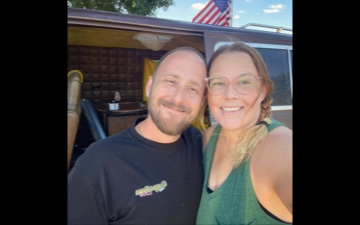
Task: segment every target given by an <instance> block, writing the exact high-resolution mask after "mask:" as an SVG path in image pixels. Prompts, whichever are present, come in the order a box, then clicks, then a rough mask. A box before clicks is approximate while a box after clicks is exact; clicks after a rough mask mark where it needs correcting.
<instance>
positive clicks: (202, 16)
mask: <svg viewBox="0 0 360 225" xmlns="http://www.w3.org/2000/svg"><path fill="white" fill-rule="evenodd" d="M230 4H231V1H230V0H210V1H209V2H208V3H207V4H206V6H205V7H204V8H203V9H202V10H201V11H200V12H199V13H198V14H197V15H196V16H195V17H194V18H193V19H192V22H196V23H205V24H213V25H220V26H230V19H231V18H230Z"/></svg>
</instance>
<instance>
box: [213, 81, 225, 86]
mask: <svg viewBox="0 0 360 225" xmlns="http://www.w3.org/2000/svg"><path fill="white" fill-rule="evenodd" d="M223 85H224V83H223V82H214V83H212V84H211V86H223Z"/></svg>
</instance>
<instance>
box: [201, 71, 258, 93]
mask: <svg viewBox="0 0 360 225" xmlns="http://www.w3.org/2000/svg"><path fill="white" fill-rule="evenodd" d="M259 79H260V78H259V77H257V76H254V75H252V74H244V75H240V76H239V77H237V78H236V79H234V80H233V81H232V82H230V81H229V79H228V78H226V77H211V78H208V79H207V87H208V89H209V91H210V92H212V93H213V94H216V95H220V94H223V93H224V92H225V91H226V90H227V88H228V87H229V85H230V84H232V87H233V88H234V89H235V90H236V91H237V92H238V93H239V94H250V93H252V92H254V91H255V90H256V82H257V80H259Z"/></svg>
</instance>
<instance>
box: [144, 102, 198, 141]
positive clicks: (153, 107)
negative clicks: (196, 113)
mask: <svg viewBox="0 0 360 225" xmlns="http://www.w3.org/2000/svg"><path fill="white" fill-rule="evenodd" d="M158 103H159V104H161V105H165V106H169V107H175V108H176V109H178V110H180V111H184V112H186V113H190V112H191V109H189V108H188V107H186V106H184V105H175V103H173V102H169V101H166V100H164V99H159V100H158ZM148 111H149V114H150V116H151V118H152V120H153V121H154V123H155V125H156V127H157V128H158V129H159V130H160V131H161V132H163V133H164V134H167V135H173V136H175V135H179V134H181V133H182V132H183V131H184V130H185V129H186V128H188V127H189V126H190V125H191V124H192V122H193V120H194V119H195V118H193V119H189V118H185V119H183V120H181V121H180V122H176V121H177V118H166V119H165V117H164V116H163V113H164V112H162V111H161V110H159V108H158V107H157V102H153V100H152V99H151V98H149V99H148Z"/></svg>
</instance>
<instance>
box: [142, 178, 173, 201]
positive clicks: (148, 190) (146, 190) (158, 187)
mask: <svg viewBox="0 0 360 225" xmlns="http://www.w3.org/2000/svg"><path fill="white" fill-rule="evenodd" d="M166 186H167V182H166V181H164V180H163V181H161V183H158V184H154V185H146V186H145V187H143V188H140V189H137V190H136V191H135V196H140V197H144V196H148V195H152V194H153V192H154V191H155V192H157V193H158V192H162V191H163V190H165V188H166Z"/></svg>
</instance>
